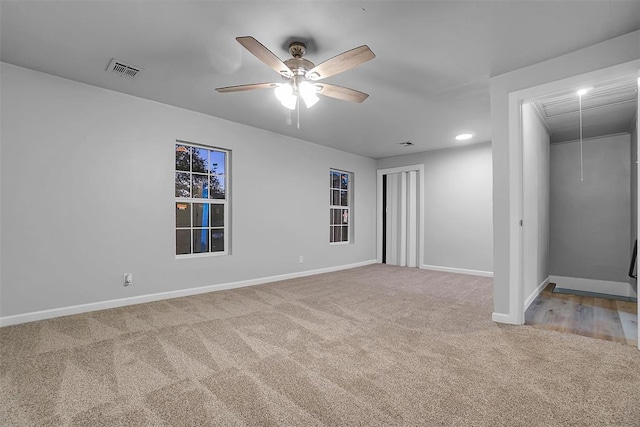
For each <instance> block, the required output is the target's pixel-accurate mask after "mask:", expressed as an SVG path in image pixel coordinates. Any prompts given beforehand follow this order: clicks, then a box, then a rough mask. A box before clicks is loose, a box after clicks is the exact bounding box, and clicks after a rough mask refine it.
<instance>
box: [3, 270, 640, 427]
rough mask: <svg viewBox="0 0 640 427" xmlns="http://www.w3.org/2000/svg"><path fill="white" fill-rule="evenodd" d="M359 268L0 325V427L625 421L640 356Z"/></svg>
mask: <svg viewBox="0 0 640 427" xmlns="http://www.w3.org/2000/svg"><path fill="white" fill-rule="evenodd" d="M491 312H492V284H491V279H486V278H478V277H472V276H463V275H455V274H449V273H440V272H432V271H425V270H418V269H409V268H398V267H390V266H384V265H373V266H368V267H362V268H358V269H353V270H346V271H342V272H337V273H329V274H323V275H319V276H312V277H306V278H301V279H294V280H288V281H283V282H278V283H273V284H268V285H263V286H257V287H250V288H243V289H237V290H233V291H224V292H215V293H209V294H203V295H198V296H193V297H187V298H179V299H174V300H168V301H162V302H156V303H150V304H142V305H136V306H130V307H124V308H119V309H112V310H105V311H100V312H94V313H88V314H83V315H76V316H69V317H64V318H58V319H51V320H46V321H41V322H34V323H30V324H25V325H19V326H12V327H6V328H1V329H0V338H1V340H2V342H1V344H2V347H1V356H2V360H1V364H0V425H1V426H35V425H56V426H58V425H73V426H76V425H83V426H136V425H150V426H162V425H175V426H200V425H203V426H241V425H255V426H258V425H259V426H269V425H292V426H340V425H349V426H352V425H361V426H393V425H411V426H417V425H421V426H440V425H446V426H587V425H593V426H602V425H615V426H639V425H640V351H638V350H637V349H634V348H633V347H631V346H627V345H623V344H618V343H614V342H607V341H600V340H595V339H592V338H586V337H580V336H574V335H565V334H561V333H557V332H551V331H544V330H538V329H533V328H530V327H528V326H519V327H514V326H506V325H498V324H494V323H493V322H491Z"/></svg>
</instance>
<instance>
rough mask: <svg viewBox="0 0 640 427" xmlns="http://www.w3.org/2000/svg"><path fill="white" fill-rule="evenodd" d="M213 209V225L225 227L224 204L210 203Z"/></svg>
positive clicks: (210, 207)
mask: <svg viewBox="0 0 640 427" xmlns="http://www.w3.org/2000/svg"><path fill="white" fill-rule="evenodd" d="M209 209H210V210H211V226H212V227H223V226H224V205H214V204H211V205H209Z"/></svg>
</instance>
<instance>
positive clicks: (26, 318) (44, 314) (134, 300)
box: [0, 259, 377, 327]
mask: <svg viewBox="0 0 640 427" xmlns="http://www.w3.org/2000/svg"><path fill="white" fill-rule="evenodd" d="M376 262H377V261H376V260H375V259H372V260H367V261H361V262H356V263H353V264H346V265H338V266H335V267H327V268H319V269H317V270H307V271H298V272H295V273H287V274H280V275H277V276H269V277H261V278H258V279H250V280H242V281H239V282H231V283H221V284H218V285H210V286H202V287H198V288H189V289H180V290H176V291H168V292H159V293H156V294H148V295H139V296H135V297H129V298H119V299H114V300H108V301H100V302H93V303H89V304H81V305H74V306H69V307H61V308H54V309H51V310H42V311H34V312H31V313H24V314H16V315H14V316H5V317H0V327H1V326H10V325H17V324H20V323H27V322H35V321H37V320H44V319H51V318H54V317H61V316H69V315H72V314H80V313H87V312H90V311H96V310H104V309H108V308H116V307H124V306H127V305H134V304H143V303H146V302H153V301H160V300H165V299H170V298H180V297H186V296H190V295H197V294H204V293H207V292H214V291H222V290H226V289H236V288H243V287H245V286H255V285H262V284H264V283H270V282H277V281H280V280H288V279H295V278H298V277H305V276H312V275H315V274H322V273H330V272H333V271H340V270H347V269H350V268H356V267H362V266H365V265H371V264H375V263H376Z"/></svg>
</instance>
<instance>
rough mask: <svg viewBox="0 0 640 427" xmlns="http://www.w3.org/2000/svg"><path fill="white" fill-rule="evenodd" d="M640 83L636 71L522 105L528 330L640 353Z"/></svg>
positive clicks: (523, 288) (523, 272)
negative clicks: (638, 247) (636, 269)
mask: <svg viewBox="0 0 640 427" xmlns="http://www.w3.org/2000/svg"><path fill="white" fill-rule="evenodd" d="M639 83H640V82H639V81H638V80H637V74H636V73H630V74H628V75H623V76H616V77H615V78H611V77H609V78H607V77H604V78H601V79H593V80H589V81H588V82H580V83H575V82H571V83H569V85H568V87H569V88H570V89H567V87H565V88H564V89H561V90H559V91H556V92H548V93H545V94H542V95H538V96H537V97H535V98H528V99H525V100H523V101H522V104H521V107H520V123H521V128H520V132H521V136H520V141H521V150H522V151H521V162H522V163H521V164H522V169H521V173H522V175H521V176H522V181H521V185H522V187H521V188H522V193H521V209H522V211H521V212H522V214H521V218H522V222H521V234H520V236H521V237H520V239H521V258H520V266H521V268H520V274H521V276H520V277H521V281H520V301H521V302H520V304H522V306H521V307H522V312H521V313H522V314H524V315H525V316H523V318H522V321H525V323H527V324H530V325H532V326H536V325H537V327H542V328H545V329H556V330H563V331H565V332H569V333H578V334H580V335H587V336H593V337H598V338H602V339H610V340H614V341H616V340H619V341H621V342H626V343H628V344H631V345H638V339H637V337H638V330H637V319H638V317H637V316H638V314H637V304H636V303H635V299H636V298H637V283H636V281H635V279H634V278H632V277H631V275H632V269H631V270H630V269H629V261H630V260H631V259H632V256H633V255H632V251H633V247H634V242H635V240H636V239H637V224H638V214H637V213H638V197H637V196H638V185H637V184H638V174H637V158H638V154H637V153H638V151H637V127H638V100H637V94H638V85H639ZM587 87H588V89H587V90H586V91H584V92H582V93H580V92H581V91H578V90H576V89H582V88H587ZM628 275H629V277H627V276H628ZM603 331H604V332H603ZM605 332H606V333H605Z"/></svg>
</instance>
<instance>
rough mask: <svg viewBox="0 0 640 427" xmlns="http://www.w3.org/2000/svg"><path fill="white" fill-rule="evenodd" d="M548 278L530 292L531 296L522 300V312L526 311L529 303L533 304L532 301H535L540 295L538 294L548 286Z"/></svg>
mask: <svg viewBox="0 0 640 427" xmlns="http://www.w3.org/2000/svg"><path fill="white" fill-rule="evenodd" d="M550 277H551V276H549V277H547V278H546V279H544V280H543V281H542V283H540V284H539V285H538V286H537V287H536V288H535V289H534V290H533V292H531V295H529V296H528V297H527V299H526V300H524V310H523V311H527V308H529V306H530V305H531V303H532V302H533V300H535V299H536V298H537V296H538V295H540V292H542V290H543V289H544V288H545V287H546V286H547V285H548V284H549V282H550Z"/></svg>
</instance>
